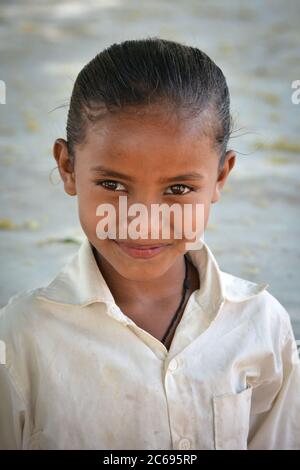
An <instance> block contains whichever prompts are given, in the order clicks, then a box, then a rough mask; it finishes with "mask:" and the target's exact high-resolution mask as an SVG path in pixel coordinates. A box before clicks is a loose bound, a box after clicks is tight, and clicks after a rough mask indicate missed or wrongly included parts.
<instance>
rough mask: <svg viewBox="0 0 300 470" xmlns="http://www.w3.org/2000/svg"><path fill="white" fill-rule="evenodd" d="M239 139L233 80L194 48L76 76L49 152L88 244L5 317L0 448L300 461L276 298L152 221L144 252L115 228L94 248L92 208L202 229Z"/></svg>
mask: <svg viewBox="0 0 300 470" xmlns="http://www.w3.org/2000/svg"><path fill="white" fill-rule="evenodd" d="M229 136H230V110H229V92H228V88H227V84H226V80H225V77H224V75H223V73H222V71H221V70H220V68H219V67H217V65H216V64H215V63H214V62H213V61H212V60H211V59H210V58H209V57H208V56H207V55H206V54H204V53H203V52H201V51H200V50H199V49H197V48H194V47H187V46H185V45H182V44H179V43H176V42H172V41H167V40H163V39H158V38H147V39H144V40H135V41H125V42H123V43H121V44H113V45H112V46H111V47H109V48H107V49H105V50H103V51H102V52H101V53H100V54H98V55H97V56H96V57H95V58H94V59H93V60H91V61H90V62H89V63H88V64H87V65H86V66H85V67H84V68H83V69H82V70H81V72H80V73H79V75H78V77H77V79H76V82H75V85H74V89H73V92H72V97H71V102H70V108H69V114H68V122H67V140H64V139H57V140H56V142H55V144H54V147H53V153H54V157H55V159H56V162H57V165H58V168H59V172H60V175H61V178H62V180H63V183H64V188H65V191H66V193H67V194H69V195H77V198H78V211H79V219H80V223H81V226H82V228H83V231H84V233H85V235H86V238H85V239H84V241H83V243H82V245H81V246H80V249H79V251H78V252H77V254H76V255H75V256H74V257H73V258H72V259H71V261H70V262H68V263H67V264H66V266H65V267H63V269H62V270H61V272H60V273H58V275H57V276H56V277H55V278H54V279H53V280H52V281H51V282H50V284H49V285H48V286H45V287H40V288H37V289H32V290H29V291H26V292H21V293H19V294H17V295H16V296H14V297H13V298H11V299H10V301H9V303H8V304H7V305H6V306H5V307H4V308H3V309H2V311H1V315H0V340H1V344H2V364H1V365H0V447H1V448H3V449H111V450H113V449H152V450H158V449H181V450H184V449H300V392H299V390H300V365H299V358H298V355H297V348H296V342H295V338H294V333H293V330H292V326H291V322H290V318H289V315H288V313H287V312H286V310H285V309H284V308H283V307H282V305H281V304H280V303H279V302H278V301H277V300H276V299H275V298H274V297H273V296H272V295H271V294H270V293H269V292H268V291H267V290H266V288H267V286H268V285H267V284H255V283H252V282H249V281H247V280H244V279H241V278H238V277H236V276H233V275H231V274H228V273H225V272H222V271H221V270H220V269H219V267H218V264H217V262H216V260H215V258H214V256H213V254H212V252H211V251H210V249H209V247H208V246H207V244H206V243H205V242H204V241H203V243H202V245H201V246H200V247H199V246H198V248H195V246H193V247H192V248H190V249H187V247H188V246H189V247H191V244H190V245H188V240H190V239H188V237H187V236H186V234H184V235H182V236H181V237H175V232H176V230H175V229H176V227H177V226H176V224H175V223H174V220H173V219H172V220H170V223H169V228H170V234H169V236H168V237H164V236H163V233H162V229H161V226H160V224H159V223H157V220H156V221H155V218H154V216H153V219H152V213H151V216H150V217H148V216H147V217H146V219H147V221H148V222H149V224H148V228H147V229H146V236H129V235H128V233H126V237H122V236H121V234H120V231H119V229H120V228H121V226H122V227H123V228H124V226H123V222H122V221H121V217H120V215H117V216H116V217H115V218H114V215H112V214H110V216H109V218H108V221H109V222H114V223H115V228H116V231H115V233H112V232H113V230H112V231H108V232H107V233H108V236H107V237H106V238H105V237H101V233H102V232H103V231H102V232H101V230H100V228H99V221H100V220H103V219H100V218H99V215H100V213H101V210H100V211H99V206H100V209H101V207H104V208H105V209H107V210H108V211H109V209H110V208H114V209H116V213H117V214H118V209H119V208H120V207H119V206H120V204H121V196H123V198H125V199H126V201H127V204H128V208H129V207H130V206H132V207H134V206H133V205H134V204H137V203H138V204H140V205H143V207H144V208H146V209H150V208H151V207H152V206H153V205H157V204H158V205H163V206H164V210H166V209H168V208H170V207H171V206H172V205H173V204H176V205H177V207H179V208H182V209H184V206H185V205H188V206H189V207H191V209H192V211H191V213H190V214H191V215H190V225H191V227H192V228H195V225H196V218H197V214H198V212H199V211H198V207H202V209H203V213H202V215H203V220H202V222H203V227H204V228H205V227H206V225H207V220H208V216H209V210H210V205H211V204H212V203H215V202H216V201H218V199H219V197H220V191H221V189H222V187H223V186H224V184H225V181H226V179H227V177H228V175H229V173H230V171H231V169H232V168H233V166H234V162H235V158H236V156H235V153H234V152H233V151H232V150H228V149H227V143H228V139H229ZM102 215H103V214H102ZM132 215H133V212H132V213H131V212H130V211H129V209H128V220H126V222H127V221H130V219H131V216H132ZM163 217H164V220H166V214H165V213H164V214H163ZM153 228H159V233H158V237H156V238H154V236H153V235H152V231H151V229H153ZM136 232H137V233H138V230H136ZM196 233H197V234H198V233H200V232H196ZM144 235H145V234H144ZM227 236H230V234H229V233H228V234H227ZM196 239H197V237H196V236H195V237H194V240H196Z"/></svg>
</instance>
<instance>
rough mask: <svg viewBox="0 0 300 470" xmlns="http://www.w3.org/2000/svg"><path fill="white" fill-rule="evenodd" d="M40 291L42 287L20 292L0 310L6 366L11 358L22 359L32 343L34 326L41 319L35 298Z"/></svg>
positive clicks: (39, 308) (37, 301)
mask: <svg viewBox="0 0 300 470" xmlns="http://www.w3.org/2000/svg"><path fill="white" fill-rule="evenodd" d="M41 290H42V287H39V288H34V289H28V290H23V291H20V292H18V293H17V294H15V295H13V296H12V297H11V298H10V299H9V301H8V303H7V304H6V305H5V306H3V307H2V308H1V309H0V340H1V341H2V344H3V343H4V344H5V348H6V361H7V364H8V365H9V364H10V363H11V362H12V357H13V356H16V357H18V358H19V359H21V356H22V357H24V355H26V351H27V349H28V348H30V347H31V346H32V345H33V343H34V336H35V328H36V324H38V322H39V319H41V318H42V316H41V315H39V313H40V311H41V304H40V301H39V300H38V298H37V297H38V295H39V293H40V292H41Z"/></svg>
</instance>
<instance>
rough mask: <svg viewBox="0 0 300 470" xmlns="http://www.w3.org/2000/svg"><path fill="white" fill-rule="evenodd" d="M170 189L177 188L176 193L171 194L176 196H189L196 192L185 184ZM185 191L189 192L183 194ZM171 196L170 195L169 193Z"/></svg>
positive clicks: (175, 185)
mask: <svg viewBox="0 0 300 470" xmlns="http://www.w3.org/2000/svg"><path fill="white" fill-rule="evenodd" d="M170 188H173V189H174V188H175V193H174V192H173V193H171V194H175V195H177V194H178V195H180V196H182V195H184V194H188V193H189V192H191V191H194V190H193V188H191V187H190V186H186V185H185V184H174V185H173V186H170ZM184 190H187V192H183V191H184ZM169 194H170V193H169Z"/></svg>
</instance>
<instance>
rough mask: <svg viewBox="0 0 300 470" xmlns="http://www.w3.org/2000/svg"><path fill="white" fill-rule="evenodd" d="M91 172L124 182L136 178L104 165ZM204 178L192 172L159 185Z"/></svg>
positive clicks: (93, 168) (166, 179) (162, 180)
mask: <svg viewBox="0 0 300 470" xmlns="http://www.w3.org/2000/svg"><path fill="white" fill-rule="evenodd" d="M90 170H91V171H95V172H98V173H101V174H102V175H104V176H114V177H116V178H122V179H123V180H127V181H131V182H134V181H135V178H132V177H131V176H129V175H125V174H124V173H120V172H119V171H115V170H112V169H110V168H105V167H104V166H102V165H98V166H93V167H91V168H90ZM203 178H204V176H203V175H201V173H197V172H196V171H192V172H191V173H185V174H184V175H176V176H171V177H168V178H159V180H158V181H159V183H169V182H172V181H182V180H198V179H203Z"/></svg>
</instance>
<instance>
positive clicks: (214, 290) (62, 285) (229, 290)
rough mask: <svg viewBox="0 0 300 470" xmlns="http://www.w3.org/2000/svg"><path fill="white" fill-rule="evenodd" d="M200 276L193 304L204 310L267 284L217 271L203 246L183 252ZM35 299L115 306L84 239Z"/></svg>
mask: <svg viewBox="0 0 300 470" xmlns="http://www.w3.org/2000/svg"><path fill="white" fill-rule="evenodd" d="M187 254H188V257H189V259H190V260H191V261H192V263H193V264H194V266H195V267H196V268H197V270H198V272H199V276H200V289H198V290H197V291H195V300H196V301H197V302H198V303H199V305H200V306H201V307H202V308H203V309H204V310H206V311H207V310H215V309H216V308H218V306H219V305H220V304H221V303H222V302H224V301H225V300H227V301H230V302H241V301H244V300H247V299H249V298H250V297H253V296H255V295H258V294H259V293H260V292H261V291H263V290H264V289H266V288H267V287H268V284H266V283H264V284H256V283H254V282H250V281H247V280H245V279H242V278H239V277H236V276H233V275H231V274H228V273H225V272H223V271H221V270H220V268H219V266H218V263H217V261H216V259H215V257H214V255H213V254H212V252H211V250H210V249H209V247H208V246H207V244H206V243H205V242H204V241H203V246H202V248H200V249H197V250H189V251H188V252H187ZM37 297H38V298H42V299H44V300H48V301H50V302H55V303H59V304H69V305H79V306H82V307H84V306H86V305H89V304H91V303H94V302H104V303H106V304H111V305H116V304H115V300H114V297H113V295H112V293H111V291H110V289H109V287H108V285H107V283H106V281H105V279H104V277H103V275H102V273H101V271H100V270H99V268H98V265H97V262H96V260H95V257H94V254H93V251H92V245H91V244H90V242H89V240H88V238H87V237H84V239H83V242H82V243H81V246H80V247H79V250H78V251H77V253H76V254H75V255H73V257H72V258H71V260H70V261H69V262H67V263H66V264H65V266H64V267H63V268H62V270H61V271H60V272H59V273H58V275H57V276H56V277H55V278H54V279H53V280H52V281H51V282H50V284H48V285H47V286H46V287H43V288H41V289H39V294H38V296H37Z"/></svg>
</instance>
